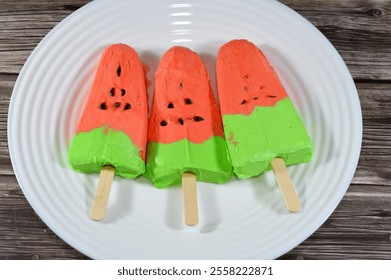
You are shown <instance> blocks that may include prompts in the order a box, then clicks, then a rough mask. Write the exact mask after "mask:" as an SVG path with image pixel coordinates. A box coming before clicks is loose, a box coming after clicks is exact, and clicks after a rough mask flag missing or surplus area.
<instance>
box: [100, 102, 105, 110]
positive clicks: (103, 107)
mask: <svg viewBox="0 0 391 280" xmlns="http://www.w3.org/2000/svg"><path fill="white" fill-rule="evenodd" d="M99 108H100V109H101V110H106V109H107V106H106V103H105V102H102V103H100V106H99Z"/></svg>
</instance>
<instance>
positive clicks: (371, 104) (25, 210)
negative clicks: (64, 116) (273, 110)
mask: <svg viewBox="0 0 391 280" xmlns="http://www.w3.org/2000/svg"><path fill="white" fill-rule="evenodd" d="M87 2H89V1H86V0H84V1H83V0H66V1H45V0H24V1H6V0H0V259H86V258H87V257H86V256H84V255H83V254H81V253H80V252H78V251H76V250H74V249H73V248H72V247H70V246H69V245H67V244H66V243H65V242H64V241H62V240H61V239H60V238H58V237H57V236H56V235H55V234H54V233H53V232H52V231H51V230H50V229H49V228H48V227H47V226H46V225H45V224H44V223H43V222H42V221H41V220H40V218H39V217H38V216H37V215H36V214H35V212H34V210H33V209H32V208H31V206H30V205H29V203H28V202H27V200H26V199H25V197H24V195H23V193H22V191H21V189H20V187H19V185H18V182H17V180H16V178H15V175H14V171H13V169H12V165H11V161H10V157H9V154H8V143H7V114H8V107H9V102H10V98H11V94H12V89H13V86H14V84H15V80H16V78H17V76H18V74H19V72H20V70H21V68H22V66H23V64H24V63H25V61H26V59H27V57H28V56H29V54H30V53H31V51H32V50H33V49H34V48H35V47H36V45H37V44H38V43H39V41H40V40H41V39H42V38H43V37H44V36H45V35H46V34H47V33H48V32H49V31H50V30H51V29H52V28H53V27H54V26H55V25H56V24H58V23H59V22H60V21H61V20H62V19H63V18H65V17H66V16H67V15H69V14H70V13H72V12H73V11H75V10H76V9H78V8H79V7H81V6H83V5H84V4H86V3H87ZM281 2H283V3H285V4H286V5H288V6H289V7H291V8H293V9H294V10H296V11H297V12H299V13H300V14H301V15H303V16H304V17H305V18H307V19H308V20H309V21H311V22H312V23H313V24H314V25H315V26H316V27H317V28H318V29H319V30H320V31H321V32H322V33H323V34H324V35H325V36H326V37H327V38H328V39H329V40H330V41H331V43H332V44H333V45H334V46H335V48H336V49H337V50H338V51H339V53H340V54H341V56H342V57H343V59H344V60H345V62H346V64H347V66H348V67H349V70H350V72H351V74H352V76H353V78H354V82H355V84H356V87H357V89H358V92H359V97H360V101H361V106H362V112H363V125H364V127H363V131H364V134H363V143H362V151H361V156H360V161H359V164H358V168H357V171H356V173H355V176H354V178H353V181H352V183H351V185H350V187H349V189H348V191H347V193H346V194H345V196H344V198H343V200H342V201H341V203H340V204H339V206H338V207H337V209H336V210H335V211H334V213H333V214H332V215H331V216H330V217H329V219H327V221H326V222H325V223H324V224H323V225H322V226H321V227H320V228H319V229H318V230H317V231H316V232H315V233H314V234H312V235H311V236H310V237H309V238H308V239H307V240H306V241H304V242H303V243H302V244H300V245H299V246H297V247H296V248H294V249H293V250H292V251H290V252H288V253H286V254H285V255H283V256H281V259H391V0H371V1H369V0H368V1H364V0H356V1H350V0H344V1H342V0H341V1H336V0H331V1H326V0H322V1H320V0H316V1H310V0H306V1H305V0H300V1H297V0H283V1H281Z"/></svg>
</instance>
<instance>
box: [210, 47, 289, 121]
mask: <svg viewBox="0 0 391 280" xmlns="http://www.w3.org/2000/svg"><path fill="white" fill-rule="evenodd" d="M216 71H217V85H218V92H219V102H220V109H221V113H222V114H223V115H224V114H243V115H248V114H250V113H251V112H252V111H253V109H254V107H255V106H273V105H274V104H276V103H277V102H278V101H279V100H281V99H284V98H286V97H288V95H287V93H286V91H285V89H284V87H283V85H282V84H281V82H280V79H279V78H278V76H277V74H276V72H275V71H274V69H273V67H272V66H271V65H270V63H269V61H268V60H267V58H266V56H265V55H264V54H263V53H262V52H261V51H260V50H259V49H258V48H257V47H256V46H255V45H254V44H253V43H250V42H249V41H246V40H233V41H230V42H228V43H226V44H224V45H223V46H222V47H221V48H220V50H219V52H218V55H217V63H216Z"/></svg>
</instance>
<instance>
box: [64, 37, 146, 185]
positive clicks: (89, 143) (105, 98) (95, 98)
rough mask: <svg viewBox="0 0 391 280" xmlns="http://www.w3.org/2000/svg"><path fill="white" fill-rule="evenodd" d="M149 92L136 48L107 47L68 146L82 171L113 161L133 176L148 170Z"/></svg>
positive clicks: (125, 174) (117, 169) (96, 169)
mask: <svg viewBox="0 0 391 280" xmlns="http://www.w3.org/2000/svg"><path fill="white" fill-rule="evenodd" d="M147 114H148V107H147V93H146V86H145V75H144V70H143V65H142V63H141V61H140V59H139V56H138V54H137V53H136V51H135V50H134V49H133V48H131V47H129V46H127V45H125V44H115V45H111V46H109V47H108V48H107V49H106V50H104V52H103V54H102V56H101V59H100V62H99V65H98V68H97V72H96V75H95V79H94V81H93V84H92V87H91V89H90V93H89V96H88V99H87V103H86V105H85V107H84V111H83V114H82V116H81V119H80V121H79V124H78V127H77V132H76V135H75V136H74V138H73V140H72V143H71V146H70V150H69V157H68V159H69V162H70V164H71V166H72V167H73V168H74V169H75V170H76V171H79V172H87V173H92V172H100V171H101V169H102V167H103V166H112V167H114V169H115V173H116V174H117V175H120V176H123V177H127V178H134V177H136V176H139V175H141V174H143V173H144V171H145V150H146V138H147V119H148V115H147Z"/></svg>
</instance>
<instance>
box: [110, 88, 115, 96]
mask: <svg viewBox="0 0 391 280" xmlns="http://www.w3.org/2000/svg"><path fill="white" fill-rule="evenodd" d="M114 95H115V88H111V90H110V96H114Z"/></svg>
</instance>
